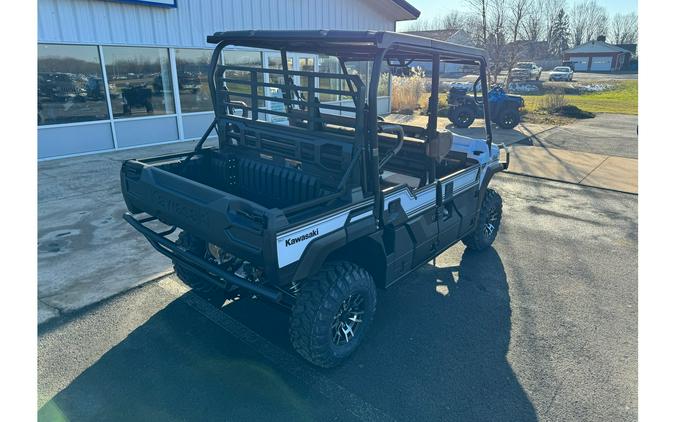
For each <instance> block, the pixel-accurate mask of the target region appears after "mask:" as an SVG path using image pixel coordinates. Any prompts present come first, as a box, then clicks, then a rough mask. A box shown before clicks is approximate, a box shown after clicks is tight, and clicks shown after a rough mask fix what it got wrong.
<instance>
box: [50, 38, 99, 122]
mask: <svg viewBox="0 0 675 422" xmlns="http://www.w3.org/2000/svg"><path fill="white" fill-rule="evenodd" d="M104 88H105V87H104V85H103V74H102V71H101V60H100V58H99V56H98V48H97V47H96V46H92V45H60V44H38V125H50V124H59V123H74V122H85V121H92V120H106V119H108V118H109V116H108V105H107V104H106V100H105V89H104Z"/></svg>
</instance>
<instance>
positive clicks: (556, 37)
mask: <svg viewBox="0 0 675 422" xmlns="http://www.w3.org/2000/svg"><path fill="white" fill-rule="evenodd" d="M569 39H570V19H569V17H568V16H567V15H566V14H565V11H564V10H563V9H560V11H559V12H558V14H557V15H556V17H555V20H554V21H553V28H552V29H551V39H550V40H549V42H550V46H551V53H553V54H555V55H557V56H560V55H562V53H563V51H565V50H567V48H568V47H569Z"/></svg>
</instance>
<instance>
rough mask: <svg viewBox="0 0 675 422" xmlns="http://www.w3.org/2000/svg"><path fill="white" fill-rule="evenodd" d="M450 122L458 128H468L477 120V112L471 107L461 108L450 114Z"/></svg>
mask: <svg viewBox="0 0 675 422" xmlns="http://www.w3.org/2000/svg"><path fill="white" fill-rule="evenodd" d="M450 120H451V121H452V124H453V125H455V127H457V128H467V127H469V126H471V125H472V124H473V122H474V120H476V111H475V110H474V109H473V108H472V107H470V106H465V105H464V106H460V107H458V108H457V109H456V110H455V111H453V112H452V113H451V114H450Z"/></svg>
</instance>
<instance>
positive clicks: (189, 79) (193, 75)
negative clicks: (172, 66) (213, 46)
mask: <svg viewBox="0 0 675 422" xmlns="http://www.w3.org/2000/svg"><path fill="white" fill-rule="evenodd" d="M211 54H213V51H212V50H206V49H193V48H189V49H188V48H177V49H176V73H177V75H178V93H179V98H180V109H181V111H182V112H183V113H194V112H199V111H211V110H213V104H212V103H211V95H210V94H209V82H208V75H209V63H210V62H211Z"/></svg>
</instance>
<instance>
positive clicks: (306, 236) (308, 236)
mask: <svg viewBox="0 0 675 422" xmlns="http://www.w3.org/2000/svg"><path fill="white" fill-rule="evenodd" d="M318 235H319V229H314V230H312V231H311V232H309V233H305V234H303V235H301V236H298V237H291V238H290V239H286V246H291V245H295V244H296V243H298V242H303V241H305V240H307V239H311V238H312V237H315V236H318Z"/></svg>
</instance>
